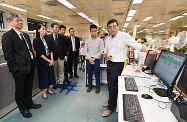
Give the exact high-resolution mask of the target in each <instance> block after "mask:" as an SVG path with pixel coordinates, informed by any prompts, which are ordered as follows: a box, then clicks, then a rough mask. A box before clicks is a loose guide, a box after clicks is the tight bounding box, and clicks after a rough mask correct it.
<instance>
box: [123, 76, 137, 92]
mask: <svg viewBox="0 0 187 122" xmlns="http://www.w3.org/2000/svg"><path fill="white" fill-rule="evenodd" d="M124 81H125V89H126V91H136V92H137V91H138V87H137V85H136V82H135V79H134V78H132V77H125V78H124Z"/></svg>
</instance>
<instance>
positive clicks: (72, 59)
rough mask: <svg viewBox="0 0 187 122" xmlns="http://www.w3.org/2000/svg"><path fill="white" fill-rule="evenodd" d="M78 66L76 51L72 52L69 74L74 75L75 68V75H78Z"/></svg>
mask: <svg viewBox="0 0 187 122" xmlns="http://www.w3.org/2000/svg"><path fill="white" fill-rule="evenodd" d="M77 65H78V55H77V52H76V51H72V52H70V54H69V74H71V75H72V74H73V66H74V75H76V74H77Z"/></svg>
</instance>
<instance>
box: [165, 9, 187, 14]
mask: <svg viewBox="0 0 187 122" xmlns="http://www.w3.org/2000/svg"><path fill="white" fill-rule="evenodd" d="M185 11H186V10H179V11H170V12H168V13H166V14H167V15H173V14H181V13H183V12H185Z"/></svg>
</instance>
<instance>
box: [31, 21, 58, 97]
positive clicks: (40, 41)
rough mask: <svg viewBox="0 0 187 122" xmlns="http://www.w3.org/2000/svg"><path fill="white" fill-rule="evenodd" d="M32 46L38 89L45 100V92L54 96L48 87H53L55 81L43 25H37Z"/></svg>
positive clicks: (51, 57) (52, 63)
mask: <svg viewBox="0 0 187 122" xmlns="http://www.w3.org/2000/svg"><path fill="white" fill-rule="evenodd" d="M33 46H34V48H35V51H36V61H37V71H38V81H39V89H41V90H42V96H43V98H44V99H46V100H47V99H48V97H47V94H46V92H47V93H49V94H51V95H55V93H54V92H52V91H51V89H50V85H54V84H55V83H56V81H55V74H54V69H53V65H54V61H53V53H52V52H51V47H50V44H49V40H48V38H46V27H45V26H44V25H43V24H39V25H37V28H36V37H35V38H34V40H33Z"/></svg>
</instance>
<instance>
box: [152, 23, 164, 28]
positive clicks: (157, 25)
mask: <svg viewBox="0 0 187 122" xmlns="http://www.w3.org/2000/svg"><path fill="white" fill-rule="evenodd" d="M163 24H165V23H160V24H157V25H155V26H153V27H158V26H160V25H163Z"/></svg>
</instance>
